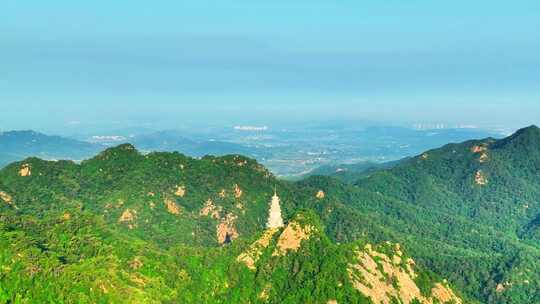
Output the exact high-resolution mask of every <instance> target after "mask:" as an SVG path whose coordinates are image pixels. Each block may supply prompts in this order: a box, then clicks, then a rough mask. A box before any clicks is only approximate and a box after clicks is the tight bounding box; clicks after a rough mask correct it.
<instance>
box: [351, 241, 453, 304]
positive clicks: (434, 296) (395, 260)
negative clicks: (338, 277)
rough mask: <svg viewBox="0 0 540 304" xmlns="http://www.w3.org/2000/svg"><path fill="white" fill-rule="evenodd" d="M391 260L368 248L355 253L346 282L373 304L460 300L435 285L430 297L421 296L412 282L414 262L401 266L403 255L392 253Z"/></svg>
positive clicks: (430, 302)
mask: <svg viewBox="0 0 540 304" xmlns="http://www.w3.org/2000/svg"><path fill="white" fill-rule="evenodd" d="M394 252H395V253H394V255H393V256H392V257H390V256H388V255H386V254H383V253H380V252H377V251H374V250H373V249H372V246H371V245H366V246H365V248H363V249H358V250H357V263H356V264H350V265H349V270H348V271H349V278H350V280H351V283H352V284H353V286H354V288H356V289H357V290H358V291H360V292H361V293H362V294H363V295H365V296H367V297H369V298H370V299H371V300H372V301H373V303H375V304H390V303H393V302H392V299H393V298H397V299H400V300H401V301H402V302H403V303H404V304H409V303H413V301H414V300H416V301H418V302H420V303H423V304H433V303H455V304H461V299H460V298H458V297H457V296H456V295H455V294H454V292H453V291H452V290H451V289H450V288H448V287H446V286H444V285H443V284H440V283H438V284H436V285H435V286H434V287H433V289H432V291H431V296H430V297H426V296H424V295H422V293H421V292H420V289H419V288H418V286H417V285H416V283H415V281H414V279H415V278H416V276H417V274H416V273H415V272H414V267H413V266H414V261H413V260H412V259H407V261H406V262H405V263H403V259H402V254H401V252H400V251H398V250H395V251H394Z"/></svg>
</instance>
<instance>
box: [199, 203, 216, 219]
mask: <svg viewBox="0 0 540 304" xmlns="http://www.w3.org/2000/svg"><path fill="white" fill-rule="evenodd" d="M220 212H221V207H216V205H214V202H213V201H212V200H211V199H208V200H207V201H206V203H205V205H204V207H203V208H202V209H201V211H200V212H199V215H201V216H210V217H212V218H213V219H216V220H218V219H219V218H220V215H219V213H220Z"/></svg>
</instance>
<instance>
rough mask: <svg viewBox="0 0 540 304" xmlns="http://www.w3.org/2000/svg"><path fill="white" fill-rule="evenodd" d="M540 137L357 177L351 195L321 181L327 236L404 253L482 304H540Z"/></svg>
mask: <svg viewBox="0 0 540 304" xmlns="http://www.w3.org/2000/svg"><path fill="white" fill-rule="evenodd" d="M539 143H540V132H539V129H538V128H537V127H534V126H533V127H529V128H525V129H523V130H520V131H518V132H517V133H516V134H514V135H513V136H511V137H508V138H506V139H503V140H499V141H496V140H493V139H485V140H478V141H469V142H465V143H462V144H451V145H447V146H445V147H443V148H441V149H435V150H431V151H428V152H426V153H424V154H422V155H420V156H418V157H415V158H413V159H411V160H408V161H406V162H404V163H401V164H399V165H398V166H396V167H394V168H392V169H389V170H382V171H379V172H376V173H374V174H372V175H370V176H369V177H367V178H365V177H362V176H359V179H358V181H357V182H356V185H355V186H354V187H349V186H346V185H340V184H339V183H336V182H335V181H332V180H330V179H327V178H323V177H318V178H311V179H308V180H306V181H304V182H303V183H304V185H305V186H306V187H311V189H312V191H315V189H323V190H324V191H325V192H326V194H327V195H326V197H325V201H326V203H325V204H322V205H321V206H319V208H318V210H319V214H321V216H322V218H323V220H325V222H326V224H327V227H328V230H329V233H330V235H331V236H332V237H333V238H335V239H336V240H338V241H341V242H344V241H350V240H354V239H356V238H358V237H361V236H364V235H368V236H370V237H371V238H372V239H379V240H384V239H389V240H394V241H400V242H402V243H403V244H405V245H406V247H407V248H408V249H409V251H410V252H411V254H412V255H413V256H415V257H416V258H417V261H418V262H419V263H420V264H421V265H423V266H425V267H429V268H430V269H433V270H435V271H436V272H437V273H439V274H442V275H443V276H444V277H447V278H449V279H450V281H451V282H453V283H454V284H456V285H457V286H458V287H459V288H460V289H461V290H463V291H465V292H466V293H467V294H469V295H470V296H472V297H475V298H477V299H479V300H481V301H483V302H485V303H537V302H539V301H540V293H539V291H538V290H540V289H539V286H540V267H539V264H538V262H537V261H538V260H539V258H540V243H539V242H538V234H537V233H538V232H537V231H538V230H537V225H538V214H539V213H540V209H539V208H540V192H539V191H540V180H539V175H538V172H539V170H538V169H539V168H540V156H539V152H538V151H539V149H540V144H539Z"/></svg>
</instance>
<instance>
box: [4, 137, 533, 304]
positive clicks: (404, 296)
mask: <svg viewBox="0 0 540 304" xmlns="http://www.w3.org/2000/svg"><path fill="white" fill-rule="evenodd" d="M539 148H540V132H539V129H538V128H536V127H530V128H526V129H523V130H520V131H519V132H517V133H516V134H515V135H513V136H511V137H509V138H506V139H502V140H493V139H485V140H478V141H469V142H465V143H462V144H451V145H447V146H444V147H442V148H441V149H435V150H431V151H428V152H426V153H424V154H422V155H420V156H418V157H414V158H411V159H408V160H405V161H403V162H400V163H399V164H397V165H396V166H394V167H392V168H388V169H380V170H376V171H375V172H373V173H370V174H369V176H365V175H363V174H360V176H358V178H357V181H356V182H355V183H344V182H342V181H340V180H338V179H336V178H333V177H324V176H313V177H309V178H307V179H306V180H302V181H299V182H295V183H292V182H286V181H281V180H278V179H276V178H275V177H274V176H273V175H272V174H271V173H270V172H268V171H267V170H266V169H265V168H264V167H262V166H261V165H259V164H258V163H257V162H256V161H254V160H252V159H249V158H246V157H242V156H237V155H230V156H223V157H211V156H208V157H204V158H202V159H193V158H189V157H186V156H184V155H182V154H179V153H150V154H141V153H139V152H138V151H136V150H135V149H134V147H133V146H131V145H129V144H125V145H121V146H118V147H115V148H111V149H108V150H106V151H104V152H102V153H100V154H99V155H97V156H96V157H94V158H92V159H89V160H87V161H83V162H82V163H81V164H76V163H73V162H68V161H54V162H53V161H43V160H40V159H37V158H29V159H26V160H24V161H22V162H17V163H13V164H11V165H9V166H7V167H5V168H4V169H3V170H1V171H0V216H1V219H2V221H1V222H0V223H1V224H0V233H1V234H0V242H1V243H2V244H1V245H2V246H0V248H2V249H0V262H1V263H0V303H4V302H5V303H10V302H24V301H30V302H45V303H47V302H50V303H55V301H56V302H65V303H96V302H100V303H101V302H103V303H108V302H119V303H122V302H127V303H177V302H180V303H256V302H267V303H298V302H301V303H335V302H333V301H334V300H335V301H337V303H369V301H372V302H373V301H374V302H375V303H394V302H395V301H396V300H398V303H399V301H401V302H403V303H418V302H420V303H437V301H436V300H435V299H436V298H437V299H439V300H442V302H443V303H451V302H452V301H453V302H454V303H459V302H464V303H465V302H467V303H468V302H470V300H468V299H469V298H472V299H474V300H477V301H479V302H482V303H538V302H539V301H540V292H539V290H540V267H539V264H538V260H539V259H540V242H539V238H538V225H539V224H538V223H539V221H538V218H539V216H540V203H539V202H540V177H539V176H538V172H539V170H538V169H539V168H540V156H539V152H538V151H540V150H539ZM275 189H277V192H278V194H279V196H280V198H281V202H282V204H281V209H282V211H283V218H284V219H285V222H286V227H283V228H279V229H267V228H266V220H267V218H268V214H269V211H268V210H269V202H270V199H271V197H272V195H273V194H274V191H275ZM387 241H390V242H392V243H389V244H388V243H386V242H387ZM397 243H399V244H401V245H403V248H405V251H403V250H402V249H401V247H399V246H397V245H396V244H397ZM404 252H407V253H408V254H410V256H411V257H413V259H414V261H415V263H414V264H413V263H412V262H407V261H409V256H408V255H407V253H404ZM441 278H446V279H448V282H449V283H445V282H444V281H443V280H442V279H441ZM58 283H61V284H58ZM447 284H450V285H451V286H455V287H456V289H454V290H451V289H449V288H448V287H447V286H448V285H447ZM380 290H383V291H384V292H382V293H381V292H380ZM458 291H460V292H458ZM392 298H395V299H392ZM414 299H416V300H414ZM474 300H473V301H474ZM2 301H3V302H2ZM392 301H394V302H392ZM439 302H441V301H439Z"/></svg>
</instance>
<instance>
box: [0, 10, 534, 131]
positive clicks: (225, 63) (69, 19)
mask: <svg viewBox="0 0 540 304" xmlns="http://www.w3.org/2000/svg"><path fill="white" fill-rule="evenodd" d="M160 3H161V5H159V6H158V5H155V4H151V3H148V2H144V1H129V2H127V1H119V2H110V1H99V0H98V1H92V2H91V3H77V2H71V1H65V0H63V1H47V2H41V1H35V0H30V1H26V2H24V3H22V2H20V1H13V0H7V1H4V3H3V4H2V5H1V10H2V18H0V33H1V34H0V66H2V70H3V73H2V76H0V100H1V104H2V113H3V114H4V115H2V122H1V123H0V129H4V130H6V129H37V130H43V131H54V132H65V133H69V131H70V129H73V130H77V128H80V129H83V130H84V129H85V128H95V127H96V126H100V127H103V128H111V129H113V128H115V127H117V126H118V127H131V126H152V128H155V129H171V128H179V127H182V126H184V125H213V124H218V125H235V124H279V123H282V122H311V121H348V122H354V121H374V122H380V123H387V124H394V125H411V124H414V123H424V122H432V123H437V122H440V123H448V124H468V125H478V126H481V127H491V126H497V127H505V128H518V127H521V126H527V125H530V124H540V115H539V114H540V100H539V99H540V77H539V76H538V70H539V68H540V58H539V57H538V55H537V54H538V53H540V40H538V38H537V33H536V31H537V29H538V28H540V18H538V16H537V14H536V13H535V12H537V11H538V9H540V4H538V3H537V2H533V1H514V2H512V3H494V2H488V1H476V2H474V3H471V2H465V1H462V0H460V1H454V2H452V3H434V2H430V1H413V2H407V3H402V2H397V1H391V2H386V3H384V4H382V3H380V2H368V3H365V2H363V3H358V2H353V1H345V2H340V3H328V2H326V1H325V2H323V1H310V2H306V1H298V2H295V3H290V2H286V1H273V2H272V3H253V2H250V1H233V2H227V3H218V2H214V1H180V2H178V1H163V2H160ZM465 8H466V9H465Z"/></svg>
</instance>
